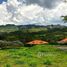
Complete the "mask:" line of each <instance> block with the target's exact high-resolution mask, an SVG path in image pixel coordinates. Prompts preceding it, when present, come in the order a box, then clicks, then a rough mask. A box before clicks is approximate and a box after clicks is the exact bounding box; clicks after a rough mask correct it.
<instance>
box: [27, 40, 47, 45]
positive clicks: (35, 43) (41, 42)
mask: <svg viewBox="0 0 67 67" xmlns="http://www.w3.org/2000/svg"><path fill="white" fill-rule="evenodd" d="M27 44H33V45H38V44H48V42H46V41H42V40H33V41H31V42H28V43H27Z"/></svg>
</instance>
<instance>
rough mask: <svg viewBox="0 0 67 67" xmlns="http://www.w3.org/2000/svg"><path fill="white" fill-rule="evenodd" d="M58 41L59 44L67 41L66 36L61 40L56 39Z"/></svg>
mask: <svg viewBox="0 0 67 67" xmlns="http://www.w3.org/2000/svg"><path fill="white" fill-rule="evenodd" d="M58 43H61V44H64V43H67V38H65V39H63V40H61V41H58Z"/></svg>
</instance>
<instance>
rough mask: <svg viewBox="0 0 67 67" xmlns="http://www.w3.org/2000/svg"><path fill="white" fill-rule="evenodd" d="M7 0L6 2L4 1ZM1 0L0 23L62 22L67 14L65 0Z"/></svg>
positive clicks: (43, 23)
mask: <svg viewBox="0 0 67 67" xmlns="http://www.w3.org/2000/svg"><path fill="white" fill-rule="evenodd" d="M4 1H5V3H3V2H4ZM6 1H7V0H0V16H1V17H0V25H5V24H17V25H18V24H42V25H49V24H62V25H67V23H65V24H64V23H63V21H62V18H61V16H64V15H67V3H64V1H63V0H8V2H6Z"/></svg>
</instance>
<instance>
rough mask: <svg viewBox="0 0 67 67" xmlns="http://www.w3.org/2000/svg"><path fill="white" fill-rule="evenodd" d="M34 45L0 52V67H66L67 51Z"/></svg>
mask: <svg viewBox="0 0 67 67" xmlns="http://www.w3.org/2000/svg"><path fill="white" fill-rule="evenodd" d="M56 47H58V46H56V45H50V44H49V45H36V46H33V47H21V48H18V49H16V48H13V49H3V50H0V67H67V50H61V49H59V48H56Z"/></svg>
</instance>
